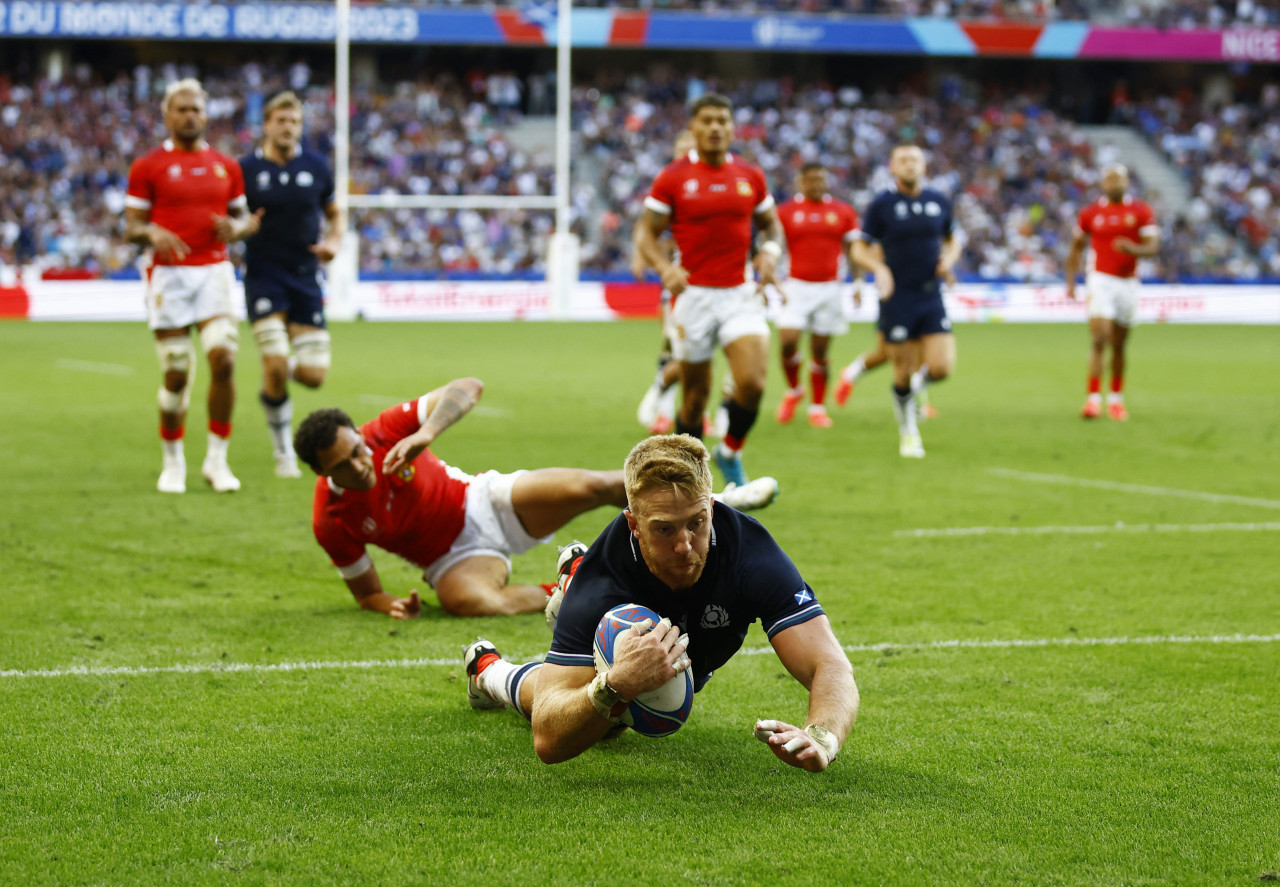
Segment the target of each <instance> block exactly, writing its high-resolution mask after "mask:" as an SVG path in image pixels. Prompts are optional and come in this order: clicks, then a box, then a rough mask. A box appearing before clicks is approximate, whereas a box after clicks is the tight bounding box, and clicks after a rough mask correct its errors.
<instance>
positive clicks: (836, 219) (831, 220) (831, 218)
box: [827, 213, 840, 225]
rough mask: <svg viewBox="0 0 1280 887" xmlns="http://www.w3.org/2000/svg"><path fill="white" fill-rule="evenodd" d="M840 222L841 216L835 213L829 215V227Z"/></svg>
mask: <svg viewBox="0 0 1280 887" xmlns="http://www.w3.org/2000/svg"><path fill="white" fill-rule="evenodd" d="M839 221H840V217H839V216H837V215H836V214H835V213H827V224H828V225H834V224H836V223H837V222H839Z"/></svg>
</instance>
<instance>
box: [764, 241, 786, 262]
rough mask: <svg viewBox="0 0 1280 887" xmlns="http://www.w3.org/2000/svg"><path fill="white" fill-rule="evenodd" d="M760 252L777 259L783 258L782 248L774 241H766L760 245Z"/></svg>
mask: <svg viewBox="0 0 1280 887" xmlns="http://www.w3.org/2000/svg"><path fill="white" fill-rule="evenodd" d="M760 252H762V253H768V254H769V255H771V256H773V257H774V258H775V259H780V258H782V247H780V246H778V244H777V242H776V241H773V240H766V241H765V242H764V243H762V244H760Z"/></svg>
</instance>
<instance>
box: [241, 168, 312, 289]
mask: <svg viewBox="0 0 1280 887" xmlns="http://www.w3.org/2000/svg"><path fill="white" fill-rule="evenodd" d="M240 168H241V169H242V170H243V171H244V192H245V196H246V197H247V198H248V200H249V211H250V212H254V211H256V210H258V209H260V208H264V207H265V208H266V210H267V211H266V212H265V213H264V214H263V216H262V228H261V230H259V231H258V233H257V234H255V235H254V236H253V237H250V238H249V239H248V240H246V241H245V262H246V263H248V264H255V263H258V262H270V263H271V264H275V265H282V266H284V267H287V268H290V269H294V268H312V267H315V265H316V264H317V259H316V257H315V254H314V253H312V252H311V250H310V247H311V246H312V245H314V244H316V243H318V242H319V240H320V219H321V212H322V211H323V210H324V208H325V207H326V206H328V205H329V204H330V203H332V202H333V170H331V169H330V168H329V164H328V162H327V161H326V160H325V159H324V158H323V157H321V156H320V155H319V154H316V153H315V152H313V151H301V152H299V153H297V154H295V155H294V156H293V158H292V159H291V160H290V161H289V162H288V163H286V164H285V165H284V166H280V165H279V164H277V163H273V162H272V161H270V160H268V159H267V158H266V157H264V156H263V154H262V149H261V148H259V149H257V150H256V151H254V152H253V153H252V154H249V155H247V156H245V157H242V158H240Z"/></svg>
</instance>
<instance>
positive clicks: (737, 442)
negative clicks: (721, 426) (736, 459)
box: [721, 434, 746, 453]
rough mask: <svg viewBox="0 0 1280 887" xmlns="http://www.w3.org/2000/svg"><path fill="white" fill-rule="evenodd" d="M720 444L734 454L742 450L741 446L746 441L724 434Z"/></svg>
mask: <svg viewBox="0 0 1280 887" xmlns="http://www.w3.org/2000/svg"><path fill="white" fill-rule="evenodd" d="M721 443H722V444H724V445H725V447H727V448H728V449H730V450H733V451H734V452H735V453H736V452H738V450H740V449H742V445H743V444H744V443H746V441H745V440H743V439H742V438H740V437H734V436H733V435H732V434H726V435H725V436H724V440H722V441H721Z"/></svg>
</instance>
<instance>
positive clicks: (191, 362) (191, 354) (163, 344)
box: [156, 336, 196, 387]
mask: <svg viewBox="0 0 1280 887" xmlns="http://www.w3.org/2000/svg"><path fill="white" fill-rule="evenodd" d="M156 357H158V358H160V369H161V370H162V371H164V372H166V373H170V372H173V373H187V374H188V375H190V373H191V372H192V370H194V369H195V365H196V348H195V345H193V344H192V343H191V337H190V336H178V337H174V338H171V339H156ZM190 384H191V383H190V382H188V383H187V385H188V387H190Z"/></svg>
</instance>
